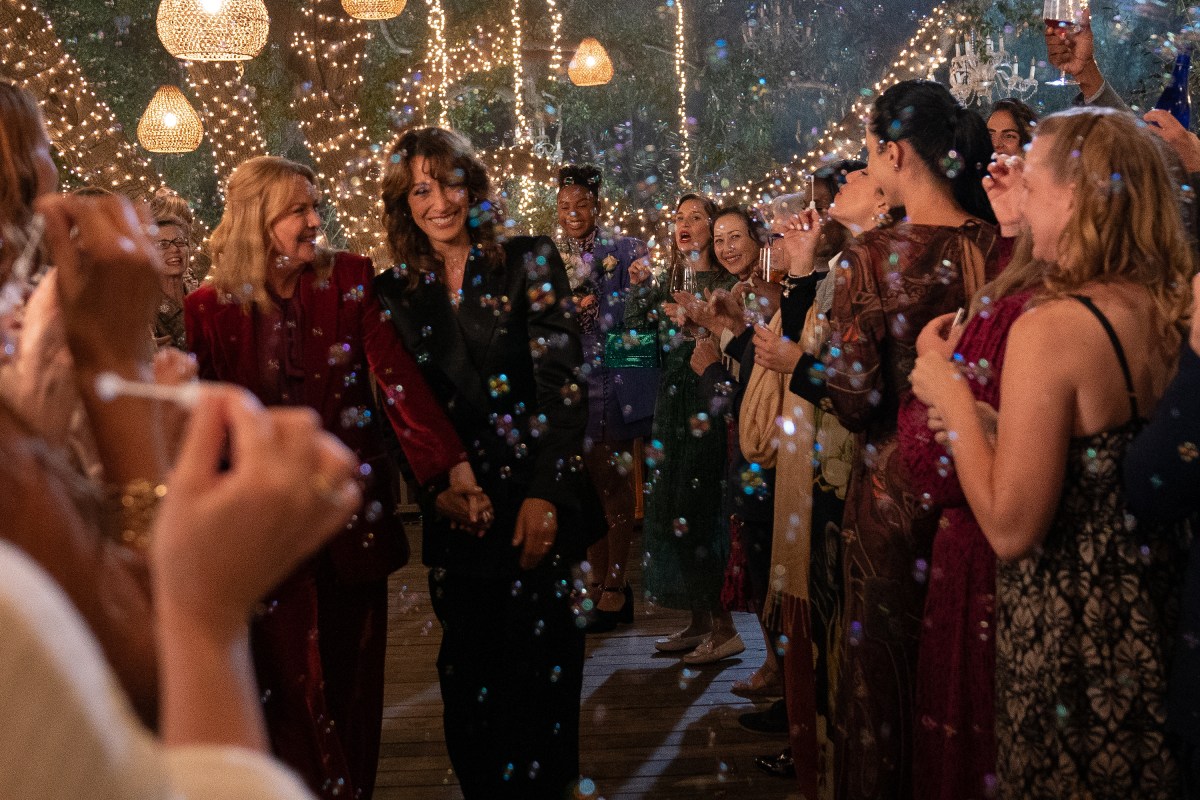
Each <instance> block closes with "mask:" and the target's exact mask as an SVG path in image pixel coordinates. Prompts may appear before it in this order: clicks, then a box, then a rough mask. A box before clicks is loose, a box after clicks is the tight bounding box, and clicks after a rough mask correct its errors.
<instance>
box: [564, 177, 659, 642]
mask: <svg viewBox="0 0 1200 800" xmlns="http://www.w3.org/2000/svg"><path fill="white" fill-rule="evenodd" d="M558 184H559V186H558V197H557V205H558V223H559V225H560V226H561V227H562V229H563V233H564V234H566V236H565V241H564V242H563V243H562V244H560V249H562V250H563V252H564V256H565V258H566V260H567V276H568V278H569V280H570V282H571V290H572V293H573V295H574V297H575V303H576V306H577V308H578V311H579V327H580V329H581V332H582V334H583V360H584V367H583V368H584V371H585V372H586V374H587V381H588V429H587V441H586V445H585V448H584V458H585V459H586V461H587V465H588V472H589V473H590V474H591V476H592V480H593V481H594V482H595V484H596V490H597V491H598V492H599V493H600V498H601V500H602V502H603V503H604V513H605V517H606V518H607V519H608V534H607V535H606V536H605V537H604V538H603V539H601V540H600V541H598V542H596V544H594V545H592V547H591V548H590V549H589V550H588V563H589V564H590V565H591V568H592V577H591V581H592V585H591V589H592V591H594V592H596V593H597V594H598V597H597V598H596V606H595V608H594V610H593V612H592V619H591V621H590V622H589V623H588V627H587V630H588V632H589V633H603V632H604V631H610V630H612V629H613V628H615V627H616V626H617V625H618V624H629V623H631V622H633V590H632V589H631V588H630V586H629V582H628V581H627V580H626V579H625V568H626V566H627V561H628V557H629V545H630V542H631V541H632V539H633V526H634V512H635V508H636V495H635V492H636V491H638V490H639V489H640V488H641V487H637V486H635V485H634V481H635V479H636V474H637V472H636V470H635V469H633V464H632V462H633V458H634V454H635V452H636V450H637V442H638V440H639V439H641V438H642V437H645V436H649V435H650V423H651V420H652V418H653V416H654V392H655V390H656V389H657V387H658V368H657V359H653V358H651V359H644V360H643V358H642V357H638V356H635V354H627V353H626V352H625V351H622V350H620V349H614V350H613V351H612V354H611V355H610V353H609V352H608V347H607V344H608V343H609V341H616V340H617V337H621V336H623V335H624V333H625V324H624V323H625V296H626V295H627V294H628V292H629V286H630V279H629V268H630V266H631V265H633V264H634V263H635V262H637V261H639V260H641V259H643V258H645V257H646V244H645V242H642V241H641V240H640V239H634V238H632V237H630V236H618V235H617V234H616V233H614V232H612V231H610V230H607V229H605V228H602V227H601V226H600V225H599V224H598V219H599V216H600V211H601V203H600V184H601V178H600V170H598V169H596V168H595V167H593V166H589V165H581V166H580V165H575V164H568V165H566V166H564V167H563V168H562V169H560V170H559V173H558ZM621 341H622V342H624V341H625V340H624V339H621ZM650 355H651V356H653V352H652V353H651V354H650ZM621 356H626V358H625V359H624V361H623V362H622V361H621ZM648 362H649V363H648Z"/></svg>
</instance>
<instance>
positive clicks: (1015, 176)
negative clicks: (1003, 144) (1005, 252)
mask: <svg viewBox="0 0 1200 800" xmlns="http://www.w3.org/2000/svg"><path fill="white" fill-rule="evenodd" d="M1024 172H1025V159H1023V158H1021V157H1020V156H997V157H996V159H995V160H994V161H992V163H990V164H988V174H987V175H985V176H984V178H983V190H984V191H985V192H987V196H988V201H989V202H990V203H991V204H992V211H994V212H995V213H996V222H998V223H999V224H1000V234H1001V235H1002V236H1016V235H1017V233H1018V232H1019V231H1020V228H1021V222H1022V216H1021V206H1022V201H1023V200H1024V191H1023V190H1022V177H1021V176H1022V175H1023V174H1024Z"/></svg>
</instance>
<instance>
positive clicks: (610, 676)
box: [375, 531, 800, 800]
mask: <svg viewBox="0 0 1200 800" xmlns="http://www.w3.org/2000/svg"><path fill="white" fill-rule="evenodd" d="M410 541H413V542H414V543H416V542H419V541H420V535H419V534H418V533H416V532H415V531H410ZM633 552H634V553H637V552H640V550H639V543H638V542H637V541H635V542H634V546H633ZM419 562H420V559H419V554H414V558H413V563H412V564H411V565H410V566H408V567H406V568H405V569H403V570H401V571H399V572H398V573H396V574H395V575H394V576H393V577H392V580H391V584H390V604H389V624H388V655H387V685H386V688H385V696H384V712H383V713H384V720H383V747H382V752H381V753H380V761H379V779H378V782H377V788H376V791H375V797H376V798H378V799H379V800H453V799H454V798H461V797H462V794H461V792H460V791H459V789H458V783H457V781H456V780H455V778H454V773H453V772H452V771H451V769H450V760H449V758H448V757H447V755H446V747H445V744H444V742H443V741H442V718H441V715H442V703H441V697H440V695H439V694H438V684H437V670H436V668H435V666H434V664H435V661H436V659H437V649H438V645H439V642H440V639H441V628H440V626H439V625H438V623H437V619H436V618H435V617H434V616H433V611H432V609H431V608H430V605H429V592H428V585H427V582H426V571H425V569H424V568H422V567H421V566H420V564H419ZM631 577H632V580H633V582H634V591H635V594H636V596H637V597H638V598H639V602H638V603H637V616H636V619H635V621H634V624H633V625H630V626H621V627H620V628H618V629H617V630H616V631H614V632H612V633H610V634H605V635H601V636H589V637H588V648H587V661H586V663H585V666H584V678H583V712H582V718H581V727H582V736H581V747H580V749H581V753H580V757H581V760H582V770H583V774H584V776H586V777H587V778H590V779H591V780H592V781H593V782H594V784H595V793H594V794H592V795H591V796H590V797H591V798H607V800H634V798H648V799H653V800H675V799H676V798H678V799H679V800H682V799H683V798H747V800H749V798H755V800H758V799H760V798H761V800H775V798H799V796H800V795H799V792H798V790H797V789H796V786H795V783H794V782H793V781H790V780H781V779H778V778H771V777H769V776H766V775H763V774H762V773H760V772H759V771H758V770H757V769H755V767H754V764H753V758H754V756H757V755H762V754H764V753H770V752H775V751H777V750H778V749H780V748H782V746H783V744H784V741H783V739H782V737H767V736H760V735H757V734H753V733H749V732H747V731H744V730H742V728H740V727H739V726H738V724H737V718H738V715H739V714H741V713H744V712H746V711H752V710H754V708H755V706H754V705H752V704H751V703H749V702H748V701H745V700H742V699H741V698H739V697H737V696H735V695H733V694H731V693H730V692H729V688H730V686H731V685H732V683H733V682H734V681H735V680H738V679H739V678H745V677H747V676H748V675H749V674H750V673H751V672H753V671H754V669H755V668H757V667H758V665H759V664H761V663H762V660H763V647H764V645H763V641H762V634H761V633H760V632H759V629H758V623H757V621H756V620H755V618H754V617H753V616H752V615H749V614H735V615H734V618H735V620H736V622H737V626H738V630H739V631H740V632H741V634H742V638H743V640H744V641H745V642H746V652H745V653H743V654H742V655H741V656H739V657H738V658H733V659H727V660H726V661H723V662H721V663H720V664H715V665H710V666H707V667H691V668H686V669H685V668H684V665H683V664H682V663H681V662H680V661H679V660H678V659H677V658H672V657H668V656H665V655H661V654H656V653H655V651H654V647H653V642H654V639H655V638H657V637H659V636H663V635H665V634H668V633H671V632H672V631H675V630H678V629H680V628H682V627H684V625H685V624H686V622H687V615H686V614H684V613H682V612H678V611H670V610H667V609H661V608H655V607H647V604H645V603H643V602H640V597H641V592H640V586H639V579H640V577H641V576H640V569H636V570H634V574H633V575H632V576H631Z"/></svg>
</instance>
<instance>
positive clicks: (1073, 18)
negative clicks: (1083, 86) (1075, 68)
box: [1042, 0, 1088, 86]
mask: <svg viewBox="0 0 1200 800" xmlns="http://www.w3.org/2000/svg"><path fill="white" fill-rule="evenodd" d="M1087 8H1088V3H1087V0H1045V2H1044V3H1043V5H1042V19H1044V20H1045V22H1046V27H1048V28H1054V29H1055V31H1056V32H1057V34H1058V35H1059V36H1061V37H1063V38H1064V39H1065V38H1066V37H1067V36H1069V35H1071V34H1075V33H1079V31H1080V29H1081V28H1082V26H1083V15H1084V13H1085V12H1086V11H1087ZM1045 85H1046V86H1075V85H1077V82H1076V81H1075V79H1074V78H1072V77H1071V76H1070V75H1068V74H1067V73H1066V72H1064V71H1061V70H1060V71H1059V75H1058V78H1056V79H1055V80H1052V81H1046V83H1045Z"/></svg>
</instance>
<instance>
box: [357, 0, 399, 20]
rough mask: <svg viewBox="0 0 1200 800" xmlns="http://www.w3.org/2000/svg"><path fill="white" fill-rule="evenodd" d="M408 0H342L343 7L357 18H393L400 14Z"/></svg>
mask: <svg viewBox="0 0 1200 800" xmlns="http://www.w3.org/2000/svg"><path fill="white" fill-rule="evenodd" d="M407 3H408V0H342V8H344V9H346V13H347V14H349V15H350V16H352V17H354V18H355V19H372V20H374V19H391V18H392V17H398V16H400V12H401V11H403V10H404V6H405V5H406V4H407Z"/></svg>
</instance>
